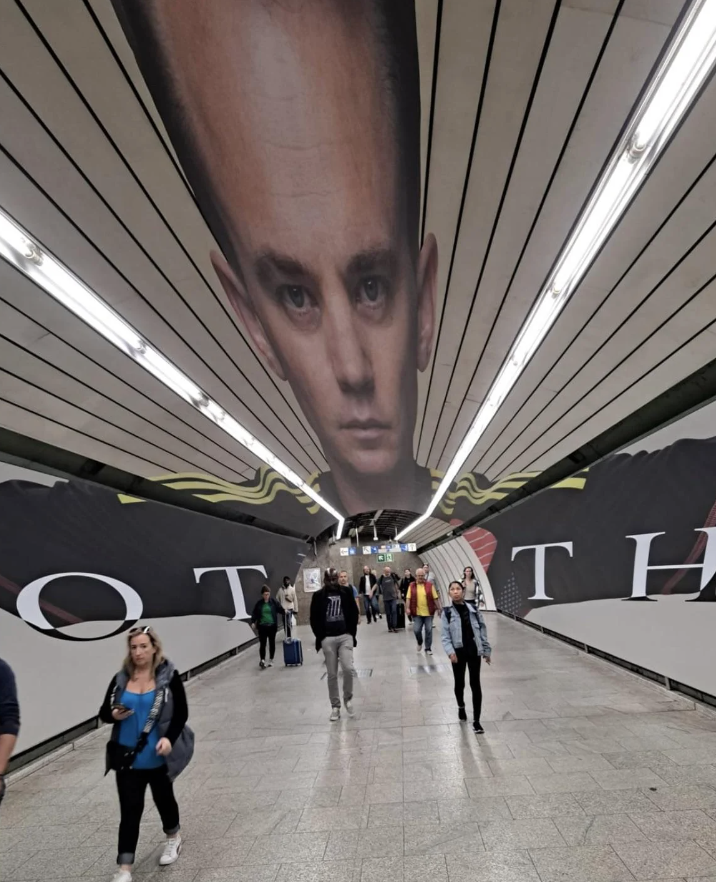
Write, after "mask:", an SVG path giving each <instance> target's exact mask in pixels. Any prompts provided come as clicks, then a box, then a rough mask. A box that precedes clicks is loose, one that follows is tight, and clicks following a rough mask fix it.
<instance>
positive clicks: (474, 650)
mask: <svg viewBox="0 0 716 882" xmlns="http://www.w3.org/2000/svg"><path fill="white" fill-rule="evenodd" d="M449 593H450V599H451V600H452V604H453V605H452V606H448V607H445V609H443V613H442V629H441V630H442V643H443V648H444V650H445V652H446V653H447V654H448V656H449V658H450V661H451V662H452V673H453V677H454V678H455V698H456V699H457V706H458V717H459V718H460V720H463V721H464V720H467V713H466V712H465V669H466V668H467V669H468V670H469V671H470V689H471V690H472V709H473V723H472V728H473V729H474V730H475V732H476V733H477V734H478V735H483V734H484V732H485V730H484V729H483V728H482V725H481V724H480V713H481V711H482V689H481V687H480V659H481V658H484V659H485V661H486V662H487V664H488V665H489V664H492V647H491V646H490V644H489V642H488V640H487V628H486V626H485V620H484V618H483V617H482V613H481V612H480V611H479V610H478V609H477V607H476V606H475V604H474V603H469V602H467V601H465V589H464V587H463V585H462V583H461V582H451V583H450V588H449ZM468 625H469V627H468Z"/></svg>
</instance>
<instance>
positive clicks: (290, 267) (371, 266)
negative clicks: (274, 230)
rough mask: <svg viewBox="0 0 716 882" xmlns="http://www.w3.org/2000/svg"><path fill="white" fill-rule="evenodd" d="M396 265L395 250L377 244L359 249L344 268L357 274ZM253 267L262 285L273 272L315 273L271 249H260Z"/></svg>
mask: <svg viewBox="0 0 716 882" xmlns="http://www.w3.org/2000/svg"><path fill="white" fill-rule="evenodd" d="M397 265H398V258H397V255H396V253H395V250H394V249H393V248H390V247H386V246H382V245H377V246H375V247H372V248H367V249H365V250H364V251H359V252H358V253H357V254H354V255H353V257H351V258H350V260H349V261H348V264H347V266H346V269H345V274H346V275H349V276H358V275H362V274H365V273H369V272H374V271H375V270H376V269H380V270H382V271H383V272H389V273H393V272H395V269H396V267H397ZM254 267H255V270H256V275H257V277H258V279H259V282H260V283H261V284H262V285H270V284H271V283H272V282H273V281H274V278H273V277H274V274H275V273H280V274H281V275H283V276H287V277H288V278H291V279H296V280H298V279H302V280H303V279H315V273H314V272H313V271H312V270H310V269H309V268H308V267H307V266H306V264H305V263H302V262H301V261H300V260H298V259H297V258H295V257H291V256H290V255H288V254H281V253H279V252H277V251H273V250H272V249H267V250H265V251H262V252H261V253H260V254H259V256H258V257H257V258H256V260H255V261H254Z"/></svg>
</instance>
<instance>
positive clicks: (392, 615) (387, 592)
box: [378, 567, 400, 634]
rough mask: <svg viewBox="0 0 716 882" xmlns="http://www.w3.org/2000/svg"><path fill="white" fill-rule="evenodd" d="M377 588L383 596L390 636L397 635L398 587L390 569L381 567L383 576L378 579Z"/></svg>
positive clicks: (396, 578)
mask: <svg viewBox="0 0 716 882" xmlns="http://www.w3.org/2000/svg"><path fill="white" fill-rule="evenodd" d="M378 588H379V590H380V592H381V593H382V595H383V603H384V605H385V618H386V620H387V622H388V630H389V631H390V633H391V634H397V633H398V598H399V597H400V586H399V584H398V577H397V576H395V575H394V574H393V573H391V571H390V567H383V574H382V575H381V576H380V578H379V579H378Z"/></svg>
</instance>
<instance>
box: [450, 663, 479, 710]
mask: <svg viewBox="0 0 716 882" xmlns="http://www.w3.org/2000/svg"><path fill="white" fill-rule="evenodd" d="M455 655H456V656H457V663H456V664H454V665H453V666H452V674H453V677H454V678H455V698H457V703H458V706H459V707H464V706H465V669H466V668H467V669H468V670H469V671H470V690H471V692H472V715H473V717H472V718H473V720H474V721H475V722H476V723H479V722H480V714H481V713H482V687H481V686H480V656H479V655H478V654H477V650H476V649H473V651H472V652H469V653H468V652H465V650H464V649H462V648H461V649H456V650H455Z"/></svg>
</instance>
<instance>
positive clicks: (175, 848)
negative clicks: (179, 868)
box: [159, 833, 181, 867]
mask: <svg viewBox="0 0 716 882" xmlns="http://www.w3.org/2000/svg"><path fill="white" fill-rule="evenodd" d="M180 852H181V836H180V835H179V834H178V833H177V835H176V836H174V837H172V838H171V839H167V841H166V844H165V846H164V851H163V852H162V856H161V857H160V858H159V866H160V867H168V866H169V864H173V863H175V862H176V860H177V858H178V857H179V854H180Z"/></svg>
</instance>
